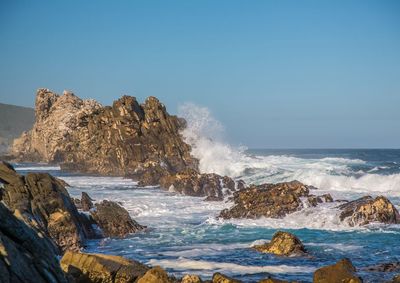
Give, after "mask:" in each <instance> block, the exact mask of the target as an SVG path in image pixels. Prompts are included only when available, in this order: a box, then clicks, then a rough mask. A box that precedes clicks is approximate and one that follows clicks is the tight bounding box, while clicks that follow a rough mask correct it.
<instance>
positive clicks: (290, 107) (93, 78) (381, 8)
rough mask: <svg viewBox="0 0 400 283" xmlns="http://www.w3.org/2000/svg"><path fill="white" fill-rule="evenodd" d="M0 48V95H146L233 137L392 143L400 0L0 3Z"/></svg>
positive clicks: (398, 97) (263, 142)
mask: <svg viewBox="0 0 400 283" xmlns="http://www.w3.org/2000/svg"><path fill="white" fill-rule="evenodd" d="M0 43H1V44H0V102H3V103H10V104H16V105H23V106H33V104H34V95H35V91H36V89H37V88H39V87H47V88H50V89H52V90H54V91H56V92H62V90H63V89H69V90H73V91H74V92H75V93H76V94H77V95H78V96H81V97H84V98H94V99H96V100H98V101H100V102H101V103H103V104H110V103H112V101H113V100H114V99H116V98H118V97H119V96H120V95H122V94H129V95H134V96H136V97H138V99H139V100H143V99H145V97H147V96H150V95H153V96H157V97H158V98H159V99H160V100H161V101H162V102H164V103H165V104H166V106H167V108H168V109H169V111H170V112H172V113H176V111H177V109H178V106H179V105H180V104H181V103H184V102H193V103H195V104H199V105H202V106H206V107H208V108H209V109H210V110H211V111H212V113H213V114H214V116H215V117H216V118H217V119H218V120H220V121H221V123H222V124H223V125H224V126H225V128H226V136H227V139H228V141H230V142H232V143H234V144H243V145H247V146H249V147H258V148H260V147H266V148H275V147H279V148H315V147H319V148H321V147H322V148H328V147H329V148H340V147H347V148H349V147H350V148H356V147H374V148H379V147H395V148H399V147H400V1H397V0H394V1H385V0H376V1H368V0H360V1H352V0H335V1H320V0H315V1H298V0H293V1H286V0H279V1H278V0H275V1H267V0H264V1H255V0H254V1H245V0H242V1H235V0H226V1H222V0H217V1H216V0H212V1H208V0H198V1H193V0H182V1H161V0H160V1H153V0H143V1H70V0H68V1H16V0H1V1H0ZM0 122H1V121H0Z"/></svg>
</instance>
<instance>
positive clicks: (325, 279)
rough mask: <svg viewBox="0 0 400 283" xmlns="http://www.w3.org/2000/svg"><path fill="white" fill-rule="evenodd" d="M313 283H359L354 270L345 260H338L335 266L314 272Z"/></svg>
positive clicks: (349, 262)
mask: <svg viewBox="0 0 400 283" xmlns="http://www.w3.org/2000/svg"><path fill="white" fill-rule="evenodd" d="M313 282H314V283H337V282H343V283H361V282H362V280H361V278H360V277H358V276H357V275H356V268H355V267H354V266H353V264H352V263H351V261H350V260H349V259H347V258H345V259H342V260H339V261H338V262H337V263H336V264H333V265H328V266H324V267H321V268H319V269H317V270H316V271H315V272H314V278H313Z"/></svg>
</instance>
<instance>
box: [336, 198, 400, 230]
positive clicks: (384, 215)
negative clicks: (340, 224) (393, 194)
mask: <svg viewBox="0 0 400 283" xmlns="http://www.w3.org/2000/svg"><path fill="white" fill-rule="evenodd" d="M338 208H339V209H340V210H342V212H341V213H340V220H342V221H346V222H347V223H348V224H349V225H350V226H358V225H366V224H369V223H371V222H381V223H386V224H396V223H400V215H399V212H398V211H397V209H396V207H395V206H394V205H393V204H392V203H391V202H390V201H389V200H388V199H387V198H385V197H383V196H378V197H376V198H375V199H374V198H372V197H370V196H365V197H362V198H359V199H357V200H354V201H351V202H348V203H345V204H342V205H340V206H338Z"/></svg>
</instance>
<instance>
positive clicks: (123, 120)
mask: <svg viewBox="0 0 400 283" xmlns="http://www.w3.org/2000/svg"><path fill="white" fill-rule="evenodd" d="M35 115H36V121H35V124H34V126H33V129H32V130H31V131H30V132H28V133H25V134H24V135H22V136H21V137H20V138H19V139H17V140H15V142H14V146H13V153H14V155H16V156H17V157H18V158H19V159H22V160H26V159H27V158H32V156H34V157H35V158H34V159H35V161H44V162H49V163H51V162H57V163H61V167H62V169H65V170H70V171H78V172H87V173H98V174H102V175H118V176H129V177H135V178H139V177H140V176H141V175H142V174H145V173H146V174H149V176H151V178H147V185H156V184H158V180H159V178H161V177H162V176H163V175H165V174H174V173H176V172H179V171H182V170H184V169H186V168H195V169H196V168H197V166H198V161H197V160H196V159H194V158H193V157H191V155H190V146H189V145H188V144H186V143H185V142H184V141H183V139H182V136H181V135H180V133H179V131H180V130H181V129H182V128H183V127H184V126H185V121H184V120H183V119H180V118H178V117H176V116H172V115H169V114H168V112H167V111H166V108H165V106H164V105H163V104H162V103H160V102H159V101H158V99H157V98H155V97H149V98H147V99H146V101H145V103H143V104H139V103H138V102H137V100H136V98H135V97H131V96H123V97H121V98H120V99H118V100H116V101H114V103H113V105H112V106H106V107H102V106H101V105H100V104H99V103H97V102H96V101H94V100H82V99H80V98H79V97H77V96H75V95H74V94H73V93H71V92H64V94H63V95H58V94H55V93H53V92H51V91H50V90H48V89H39V90H38V92H37V96H36V102H35Z"/></svg>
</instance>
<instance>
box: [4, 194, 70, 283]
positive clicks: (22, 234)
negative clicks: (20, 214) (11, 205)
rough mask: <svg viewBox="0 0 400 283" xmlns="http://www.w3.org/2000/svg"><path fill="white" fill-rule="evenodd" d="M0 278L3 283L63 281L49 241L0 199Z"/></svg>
mask: <svg viewBox="0 0 400 283" xmlns="http://www.w3.org/2000/svg"><path fill="white" fill-rule="evenodd" d="M0 219H1V221H0V281H1V282H4V283H45V282H54V283H66V282H67V280H66V278H65V276H64V273H63V272H62V271H61V268H60V266H59V264H58V259H57V257H56V256H57V252H58V250H57V248H56V247H55V246H54V245H53V243H52V242H51V241H50V240H49V239H48V238H47V237H43V235H38V233H37V232H36V231H35V230H33V229H32V228H31V227H29V226H27V225H26V224H25V223H24V222H23V221H21V220H19V219H17V218H16V217H15V216H14V215H13V214H12V213H11V211H10V210H8V209H7V208H6V207H5V206H4V205H3V204H2V203H1V202H0Z"/></svg>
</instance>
